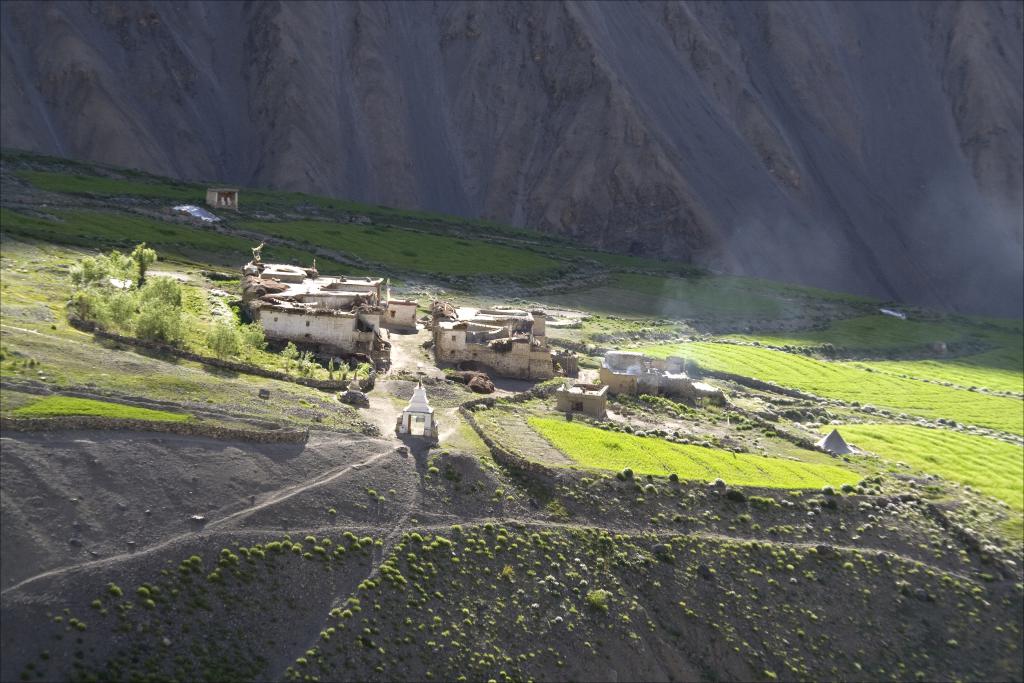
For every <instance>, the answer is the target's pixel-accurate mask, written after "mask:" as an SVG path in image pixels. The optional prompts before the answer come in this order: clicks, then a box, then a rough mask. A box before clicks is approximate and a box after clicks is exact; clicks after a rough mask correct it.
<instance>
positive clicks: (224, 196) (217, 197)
mask: <svg viewBox="0 0 1024 683" xmlns="http://www.w3.org/2000/svg"><path fill="white" fill-rule="evenodd" d="M206 203H207V205H208V206H212V207H213V208H215V209H234V210H235V211H237V210H238V188H236V187H211V188H208V189H207V190H206Z"/></svg>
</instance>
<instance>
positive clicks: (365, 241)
mask: <svg viewBox="0 0 1024 683" xmlns="http://www.w3.org/2000/svg"><path fill="white" fill-rule="evenodd" d="M246 227H247V228H248V229H250V230H253V231H256V232H260V233H263V234H267V235H274V236H277V237H283V238H286V239H290V240H297V241H302V242H307V243H309V244H313V245H317V246H321V247H327V248H330V249H335V250H338V251H341V252H346V253H349V254H352V255H353V256H356V257H358V258H360V259H363V260H365V261H370V262H375V263H381V264H383V265H385V266H388V267H391V268H397V269H400V270H409V271H415V272H421V273H440V274H444V275H480V274H488V273H490V274H497V275H523V274H529V273H538V272H542V271H548V270H553V269H555V268H556V267H558V265H559V264H558V263H557V262H555V261H553V260H552V259H549V258H547V257H545V256H542V255H541V254H539V253H536V252H533V251H529V250H527V249H516V248H512V247H506V246H502V245H498V244H491V243H488V242H481V241H470V240H466V239H459V238H455V237H446V236H441V235H432V234H428V233H422V232H412V231H409V230H403V229H400V228H389V227H384V226H365V225H351V224H341V223H326V222H323V221H290V222H287V223H270V222H261V223H247V224H246Z"/></svg>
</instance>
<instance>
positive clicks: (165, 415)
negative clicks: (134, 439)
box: [13, 396, 192, 422]
mask: <svg viewBox="0 0 1024 683" xmlns="http://www.w3.org/2000/svg"><path fill="white" fill-rule="evenodd" d="M13 415H14V416H15V417H60V416H63V415H92V416H95V417H116V418H129V419H132V420H151V421H154V422H186V421H188V420H190V419H192V416H191V415H186V414H183V413H172V412H169V411H166V410H152V409H150V408H139V407H137V406H129V405H124V404H122V403H110V402H108V401H95V400H93V399H89V398H75V397H72V396H47V397H46V398H43V399H40V400H38V401H36V402H35V403H31V404H29V405H27V406H22V407H21V408H18V409H16V410H14V411H13Z"/></svg>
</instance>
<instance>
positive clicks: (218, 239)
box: [0, 209, 366, 275]
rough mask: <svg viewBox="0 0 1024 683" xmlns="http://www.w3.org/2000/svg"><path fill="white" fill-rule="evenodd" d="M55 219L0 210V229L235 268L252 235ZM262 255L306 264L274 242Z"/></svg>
mask: <svg viewBox="0 0 1024 683" xmlns="http://www.w3.org/2000/svg"><path fill="white" fill-rule="evenodd" d="M50 213H52V214H53V215H54V217H55V218H56V220H47V219H45V218H38V217H35V216H28V215H25V214H23V213H19V212H17V211H11V210H10V209H0V229H2V230H3V231H4V232H5V233H8V234H11V235H20V236H24V237H31V238H35V239H40V240H43V241H46V242H55V243H58V244H73V245H78V246H85V247H92V248H97V247H98V248H106V247H119V248H122V249H125V248H130V247H132V246H134V245H135V244H138V243H139V242H146V243H147V244H148V245H149V246H151V247H153V248H154V249H156V250H157V251H158V252H160V253H161V254H164V255H170V256H178V257H181V258H184V259H186V260H198V261H199V262H200V263H208V264H214V265H221V266H231V267H232V268H236V267H238V266H239V265H240V264H241V263H244V262H245V261H247V260H248V259H249V258H250V255H251V248H252V247H253V246H255V245H254V244H253V243H252V240H247V239H244V238H241V237H233V236H231V235H223V234H221V233H218V232H215V231H213V230H212V229H206V228H197V227H194V226H191V225H185V224H179V223H171V222H164V221H159V220H155V219H152V218H146V217H144V216H135V215H130V214H124V213H116V212H112V211H89V210H73V211H65V210H59V211H58V210H54V211H52V212H50ZM264 257H265V258H268V259H274V260H276V261H281V262H285V263H293V264H303V265H308V264H309V263H310V262H311V259H312V257H311V256H310V254H309V252H308V251H302V250H299V249H292V248H289V247H283V246H279V245H273V246H270V247H268V248H266V249H265V250H264ZM317 266H318V267H319V268H320V269H321V270H323V271H324V272H325V273H345V274H350V275H361V274H364V273H365V272H366V271H362V270H361V269H359V268H355V267H353V266H349V265H345V264H341V263H337V262H335V261H331V260H330V259H324V258H318V259H317Z"/></svg>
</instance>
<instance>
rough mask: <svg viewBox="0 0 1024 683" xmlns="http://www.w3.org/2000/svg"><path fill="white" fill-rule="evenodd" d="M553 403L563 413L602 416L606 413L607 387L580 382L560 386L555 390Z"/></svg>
mask: <svg viewBox="0 0 1024 683" xmlns="http://www.w3.org/2000/svg"><path fill="white" fill-rule="evenodd" d="M555 405H556V407H557V408H558V410H559V411H561V412H563V413H583V414H584V415H590V416H591V417H597V418H603V417H605V415H607V407H608V387H607V386H602V385H600V384H580V383H577V384H573V385H571V386H563V387H560V388H559V389H558V390H557V391H555Z"/></svg>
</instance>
